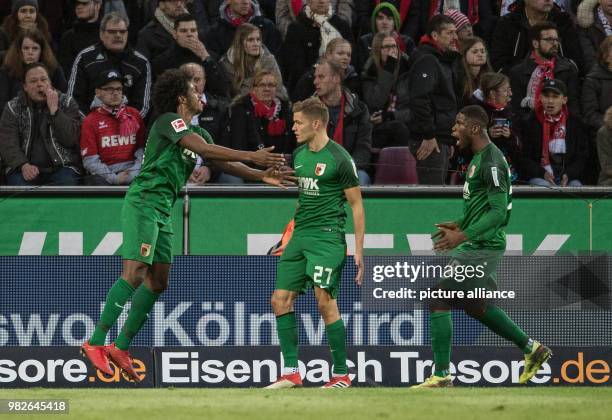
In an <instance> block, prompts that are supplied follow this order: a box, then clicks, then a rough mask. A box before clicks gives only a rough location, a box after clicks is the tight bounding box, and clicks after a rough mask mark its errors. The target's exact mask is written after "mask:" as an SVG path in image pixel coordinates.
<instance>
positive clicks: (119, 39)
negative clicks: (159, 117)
mask: <svg viewBox="0 0 612 420" xmlns="http://www.w3.org/2000/svg"><path fill="white" fill-rule="evenodd" d="M128 27H129V20H128V18H127V17H125V16H122V15H119V14H117V13H115V12H111V13H108V14H106V15H104V17H103V18H102V21H101V22H100V42H99V43H97V44H94V45H92V46H90V47H87V48H85V49H84V50H83V51H81V52H80V53H79V55H77V57H76V59H75V60H74V63H73V65H72V70H71V73H70V79H69V80H68V94H69V95H70V96H73V97H74V99H76V101H77V103H78V104H79V108H80V110H81V112H82V114H83V115H86V114H88V113H89V109H90V106H91V103H92V101H93V99H94V96H95V85H94V82H95V80H96V78H97V77H98V75H99V74H100V73H102V72H104V71H106V70H110V69H116V70H118V71H119V72H120V73H121V74H122V75H123V93H124V95H125V96H126V97H127V98H128V103H129V104H130V106H133V107H134V108H136V109H138V110H139V111H140V116H141V117H143V118H145V117H146V115H147V114H148V112H149V106H150V101H151V66H150V64H149V60H147V58H146V57H145V56H143V55H142V54H141V53H139V52H138V51H134V49H132V48H131V47H129V46H128V45H127V39H128Z"/></svg>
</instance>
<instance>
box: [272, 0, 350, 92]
mask: <svg viewBox="0 0 612 420" xmlns="http://www.w3.org/2000/svg"><path fill="white" fill-rule="evenodd" d="M334 38H344V39H346V40H351V39H352V34H351V28H350V26H349V25H348V23H346V22H345V21H344V20H342V18H340V17H339V16H338V15H336V14H334V12H333V8H332V5H331V2H330V0H310V2H309V3H308V4H307V5H306V6H304V8H303V9H302V11H301V12H300V14H299V15H298V16H297V18H296V19H295V21H294V22H291V24H290V25H289V28H288V29H287V36H286V37H285V42H284V43H283V52H282V58H281V65H282V67H283V71H284V73H283V77H284V80H285V84H286V85H287V88H288V89H289V92H293V89H294V87H295V85H296V84H297V82H298V81H299V80H300V77H302V75H303V74H304V73H306V72H307V71H308V69H309V68H310V66H312V65H313V64H315V63H316V62H317V59H318V58H319V57H321V56H322V55H323V54H324V53H325V51H326V50H327V44H329V42H330V41H331V40H332V39H334Z"/></svg>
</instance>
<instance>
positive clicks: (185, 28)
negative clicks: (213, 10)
mask: <svg viewBox="0 0 612 420" xmlns="http://www.w3.org/2000/svg"><path fill="white" fill-rule="evenodd" d="M174 25H175V33H174V38H175V40H176V42H175V43H174V44H173V45H172V46H171V47H170V48H169V49H168V50H166V51H165V52H164V53H162V54H160V55H159V56H157V57H155V58H154V59H153V63H152V65H153V75H154V77H155V78H157V77H159V75H161V74H162V73H163V72H164V71H165V70H168V69H174V68H178V67H180V66H181V65H183V64H186V63H199V64H201V65H202V66H204V68H205V69H206V73H207V74H208V75H209V78H210V79H211V80H214V81H215V83H214V84H213V85H212V86H211V90H212V91H213V92H214V93H215V94H216V95H220V96H227V95H228V90H229V81H228V79H227V76H226V74H225V72H224V71H223V68H222V66H221V65H220V64H219V63H217V61H216V60H215V59H214V58H213V57H211V55H210V54H209V53H208V50H207V49H206V46H205V45H204V44H203V43H202V41H201V40H200V39H199V38H198V27H197V23H196V19H195V16H193V15H190V14H187V13H185V14H182V15H180V16H178V17H177V18H176V19H175V21H174Z"/></svg>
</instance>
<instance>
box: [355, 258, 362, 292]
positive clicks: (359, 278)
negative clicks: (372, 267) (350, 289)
mask: <svg viewBox="0 0 612 420" xmlns="http://www.w3.org/2000/svg"><path fill="white" fill-rule="evenodd" d="M354 259H355V266H357V275H356V276H355V283H356V284H357V286H361V283H362V282H363V255H361V254H360V253H355V257H354Z"/></svg>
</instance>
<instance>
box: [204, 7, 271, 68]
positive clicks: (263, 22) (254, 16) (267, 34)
mask: <svg viewBox="0 0 612 420" xmlns="http://www.w3.org/2000/svg"><path fill="white" fill-rule="evenodd" d="M244 23H250V24H251V25H254V26H257V27H258V28H259V30H260V31H261V36H262V42H263V43H264V45H265V46H266V47H267V48H268V50H269V51H270V52H271V53H272V54H273V55H277V54H278V53H279V52H280V49H281V44H282V37H281V34H280V32H279V31H278V29H276V26H274V23H273V22H272V21H271V20H270V19H267V18H266V17H264V16H263V15H262V13H261V9H260V7H259V4H258V3H257V2H256V1H255V0H227V1H226V3H223V4H221V6H220V7H219V17H218V18H217V21H216V23H215V24H214V25H213V26H212V27H211V28H210V30H209V31H208V32H207V33H206V35H205V36H204V42H205V43H206V46H207V47H208V49H209V50H210V51H212V52H213V53H214V54H216V56H217V57H221V56H222V55H223V54H225V53H226V52H227V50H228V49H229V47H230V46H231V44H232V40H233V39H234V34H235V33H236V29H237V28H238V27H239V26H240V25H242V24H244Z"/></svg>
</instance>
